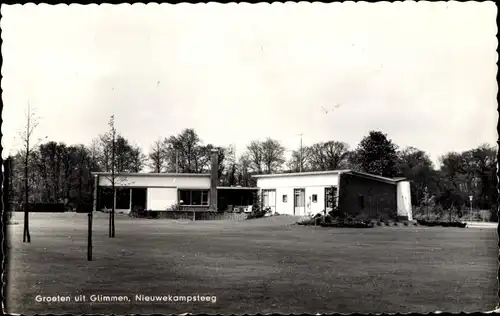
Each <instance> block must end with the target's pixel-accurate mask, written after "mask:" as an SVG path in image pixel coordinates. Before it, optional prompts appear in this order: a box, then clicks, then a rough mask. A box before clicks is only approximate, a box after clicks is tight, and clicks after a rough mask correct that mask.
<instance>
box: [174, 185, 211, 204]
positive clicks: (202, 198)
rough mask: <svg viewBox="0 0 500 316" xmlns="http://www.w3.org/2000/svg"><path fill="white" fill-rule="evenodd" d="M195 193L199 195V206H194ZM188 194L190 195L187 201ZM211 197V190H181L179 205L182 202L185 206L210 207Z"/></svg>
mask: <svg viewBox="0 0 500 316" xmlns="http://www.w3.org/2000/svg"><path fill="white" fill-rule="evenodd" d="M193 192H196V194H198V193H199V194H200V195H199V203H198V204H193ZM186 193H188V194H189V199H188V200H187V201H186V199H185V196H183V195H185V194H186ZM209 196H210V190H207V189H179V193H178V197H179V203H180V201H181V200H182V202H183V203H182V204H181V205H183V206H208V205H209Z"/></svg>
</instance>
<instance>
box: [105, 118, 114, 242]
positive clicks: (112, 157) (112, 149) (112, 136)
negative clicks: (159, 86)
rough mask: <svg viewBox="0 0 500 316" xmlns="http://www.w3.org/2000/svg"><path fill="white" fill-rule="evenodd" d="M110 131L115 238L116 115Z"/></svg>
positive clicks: (111, 233)
mask: <svg viewBox="0 0 500 316" xmlns="http://www.w3.org/2000/svg"><path fill="white" fill-rule="evenodd" d="M108 125H109V132H108V137H107V139H109V140H110V141H111V153H110V154H111V162H110V167H111V176H110V177H109V181H110V182H111V191H112V195H113V203H112V206H111V212H110V213H109V237H110V238H115V201H116V189H115V185H116V176H117V174H116V172H115V171H116V170H115V169H116V159H115V155H116V128H115V116H114V115H111V118H110V119H109V123H108ZM106 147H107V146H106Z"/></svg>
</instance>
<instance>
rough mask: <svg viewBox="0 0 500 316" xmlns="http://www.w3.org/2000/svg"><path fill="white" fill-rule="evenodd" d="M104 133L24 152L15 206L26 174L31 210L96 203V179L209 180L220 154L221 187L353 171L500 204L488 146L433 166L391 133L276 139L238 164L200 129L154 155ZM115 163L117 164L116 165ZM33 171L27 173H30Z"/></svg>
mask: <svg viewBox="0 0 500 316" xmlns="http://www.w3.org/2000/svg"><path fill="white" fill-rule="evenodd" d="M112 145H113V142H112V137H111V134H110V133H109V132H108V133H105V134H102V135H99V136H98V137H96V138H95V139H93V140H92V142H91V143H90V145H83V144H77V145H67V144H64V143H62V142H55V141H49V142H46V143H43V144H40V145H36V146H35V147H33V148H31V149H30V150H29V152H28V155H26V149H21V150H20V151H19V152H17V153H16V154H15V155H14V156H13V157H12V166H13V171H12V175H13V176H12V183H11V188H12V189H13V191H12V197H11V200H12V201H13V203H14V204H19V205H21V204H22V203H23V201H24V197H25V193H26V192H25V191H26V190H25V185H24V184H25V180H26V179H25V176H24V172H25V171H26V170H27V180H28V183H29V185H28V190H29V201H30V202H31V203H34V202H37V203H70V204H81V203H90V201H91V199H92V177H91V172H95V171H106V172H110V171H111V167H112V166H114V168H115V170H114V171H115V172H145V171H146V170H147V169H149V172H156V173H165V172H179V173H206V172H209V170H210V151H211V149H214V148H215V149H217V150H218V152H219V166H218V174H219V185H221V186H236V185H240V186H254V185H255V181H254V179H253V178H252V177H251V176H252V175H255V174H271V173H277V172H298V171H299V170H302V172H306V171H326V170H335V169H353V170H358V171H363V172H369V173H372V174H377V175H382V176H386V177H406V178H408V179H409V180H411V188H412V203H413V204H414V205H420V204H422V203H424V204H425V203H430V201H432V202H433V203H436V204H440V205H442V206H443V207H444V208H450V207H463V206H466V205H468V204H467V203H468V196H469V195H473V197H474V203H475V207H477V208H482V209H493V208H495V207H496V205H497V198H498V192H497V190H496V183H497V177H496V164H497V149H496V148H495V147H493V146H490V145H488V144H482V145H480V146H478V147H477V148H473V149H470V150H467V151H464V152H449V153H447V154H445V155H443V156H442V157H441V159H440V165H439V166H434V165H433V163H432V161H431V159H430V157H429V155H428V154H427V153H426V152H425V151H423V150H420V149H418V148H414V147H406V148H401V149H400V148H399V147H398V146H397V145H396V144H394V143H393V142H392V141H391V140H390V139H389V138H388V136H387V135H386V134H384V133H382V132H380V131H371V132H369V134H368V135H366V136H365V137H364V138H363V139H362V140H361V142H360V143H359V145H358V146H357V147H356V148H350V147H349V145H348V144H347V143H345V142H342V141H336V140H331V141H326V142H319V143H316V144H312V145H309V146H303V147H302V148H297V149H295V150H292V151H291V155H290V158H289V159H286V152H287V149H286V148H285V147H284V146H283V145H282V144H281V143H280V142H279V141H278V140H274V139H272V138H267V139H265V140H254V141H252V142H250V144H248V146H247V147H246V149H245V151H244V152H243V153H242V154H240V155H239V157H236V155H235V151H234V150H235V149H234V148H233V147H231V146H227V147H224V146H217V145H214V144H204V143H203V141H202V140H201V138H200V137H199V135H198V134H197V133H196V131H195V130H194V129H185V130H183V131H182V132H181V133H179V134H178V135H174V136H170V137H165V138H161V139H158V140H156V141H155V142H153V143H152V145H151V147H150V149H149V151H148V153H147V154H145V153H143V152H142V150H141V148H139V147H138V146H136V145H134V144H133V143H132V142H131V141H129V140H128V139H126V138H125V137H124V136H123V135H121V134H120V133H117V134H116V138H115V142H114V146H115V154H114V155H112ZM113 156H114V164H113ZM25 167H27V169H26V168H25Z"/></svg>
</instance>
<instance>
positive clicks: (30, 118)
mask: <svg viewBox="0 0 500 316" xmlns="http://www.w3.org/2000/svg"><path fill="white" fill-rule="evenodd" d="M38 123H39V118H38V117H37V116H36V115H35V113H33V112H32V111H31V106H30V104H29V103H28V112H27V113H26V127H25V130H24V131H23V132H22V133H21V135H20V136H21V140H22V142H23V154H24V157H23V158H24V230H23V242H31V236H30V230H29V209H28V202H29V179H28V176H29V174H28V166H29V159H30V155H31V150H32V148H33V147H36V144H35V145H34V146H33V144H32V137H33V132H34V131H35V129H36V127H37V126H38Z"/></svg>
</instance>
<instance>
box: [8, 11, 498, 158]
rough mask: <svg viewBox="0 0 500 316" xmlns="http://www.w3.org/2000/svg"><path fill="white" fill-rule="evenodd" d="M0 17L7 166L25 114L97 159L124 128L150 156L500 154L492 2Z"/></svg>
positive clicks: (42, 131)
mask: <svg viewBox="0 0 500 316" xmlns="http://www.w3.org/2000/svg"><path fill="white" fill-rule="evenodd" d="M1 11H2V16H3V17H2V20H1V27H2V37H3V45H2V57H3V68H2V74H3V78H2V82H1V84H2V89H3V95H2V98H3V102H4V109H3V119H4V123H3V127H2V129H3V133H4V136H3V137H4V138H3V140H2V142H3V145H4V147H5V149H4V156H6V155H7V154H8V153H9V152H10V153H13V152H15V151H16V150H17V149H18V148H19V147H20V145H21V144H20V141H19V137H16V135H17V134H18V132H19V131H20V130H21V129H22V128H23V126H24V124H25V121H24V113H25V111H26V108H27V104H28V102H30V104H31V107H32V108H34V109H35V110H36V112H37V114H38V116H39V117H40V124H39V127H38V128H37V130H36V133H35V134H36V135H35V137H36V138H38V137H44V136H48V138H49V139H50V140H55V141H62V142H65V143H67V144H77V143H83V144H89V143H90V142H91V140H92V139H93V138H94V137H96V136H97V135H98V134H100V133H104V132H106V130H107V128H108V126H107V122H108V120H109V116H110V115H112V114H115V116H116V126H117V129H118V131H119V132H120V133H122V134H123V135H124V136H125V137H127V138H128V139H130V140H131V141H132V142H133V143H135V144H137V145H139V146H141V147H142V148H143V149H144V151H145V152H147V151H148V150H149V148H150V145H151V143H152V142H153V141H155V140H156V139H158V138H160V137H165V136H170V135H173V134H177V133H179V132H180V131H181V130H182V129H184V128H194V129H196V131H197V132H198V134H199V135H200V137H201V138H202V140H203V141H204V142H205V143H214V144H216V145H229V144H235V145H236V150H237V153H238V154H240V153H241V152H242V151H243V150H244V148H245V147H246V145H247V144H248V143H249V142H250V141H251V140H254V139H264V138H265V137H272V138H274V139H278V140H280V141H281V142H282V143H283V144H284V145H285V146H287V147H288V148H289V149H293V148H297V147H298V146H299V144H300V137H299V136H298V135H297V134H299V133H303V142H304V145H308V144H312V143H314V142H318V141H327V140H339V141H344V142H347V143H348V144H349V145H350V146H351V147H353V148H354V147H356V146H357V144H358V143H359V141H360V140H361V139H362V138H363V137H364V136H365V135H367V134H368V132H369V131H370V130H381V131H383V132H384V133H387V134H388V136H389V138H391V139H392V140H393V141H394V142H395V143H396V144H397V145H399V146H400V147H406V146H414V147H418V148H420V149H423V150H425V151H427V152H428V153H429V154H430V155H431V157H432V158H433V160H434V161H435V162H437V157H438V156H439V155H441V154H443V153H445V152H447V151H453V150H455V151H461V150H467V149H470V148H473V147H475V146H477V145H479V144H480V143H484V142H488V143H490V144H492V145H494V144H495V142H496V139H497V132H496V123H497V120H498V115H497V112H496V108H497V101H496V93H497V82H496V72H497V68H496V61H497V54H496V47H497V44H498V43H497V40H496V36H495V34H496V32H497V26H496V15H497V9H496V6H495V5H494V4H493V3H492V2H482V3H480V2H465V3H457V2H440V3H425V2H424V3H423V2H420V3H414V2H405V3H376V4H366V3H334V4H320V3H314V4H310V3H299V4H293V3H286V4H279V3H275V4H272V5H269V4H267V3H266V4H257V5H249V4H228V5H223V4H215V3H210V4H208V5H206V4H197V5H191V4H179V5H175V6H174V5H168V4H162V5H158V4H148V5H143V4H135V5H132V6H131V5H128V4H127V5H101V6H96V5H87V6H81V5H71V6H69V7H68V6H66V5H58V6H49V5H33V4H30V5H22V6H21V5H10V6H5V5H2V7H1ZM335 105H339V106H338V107H337V108H335ZM332 108H334V110H333V111H332V110H331V109H332ZM324 109H326V110H327V111H328V113H326V111H325V110H324ZM15 137H16V139H14V138H15Z"/></svg>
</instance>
